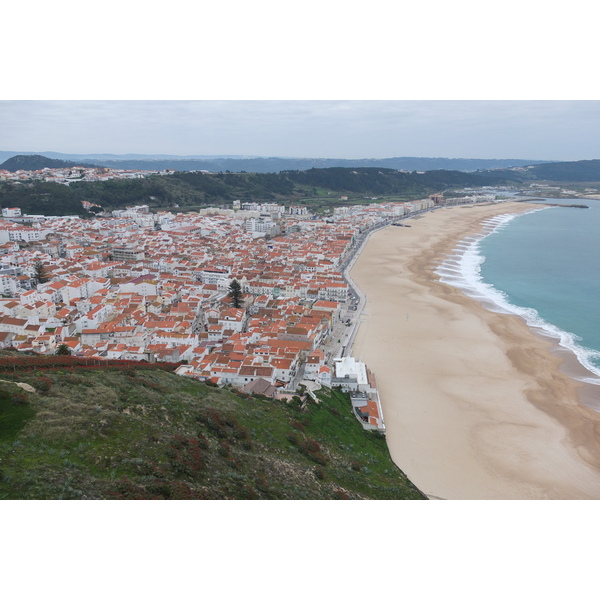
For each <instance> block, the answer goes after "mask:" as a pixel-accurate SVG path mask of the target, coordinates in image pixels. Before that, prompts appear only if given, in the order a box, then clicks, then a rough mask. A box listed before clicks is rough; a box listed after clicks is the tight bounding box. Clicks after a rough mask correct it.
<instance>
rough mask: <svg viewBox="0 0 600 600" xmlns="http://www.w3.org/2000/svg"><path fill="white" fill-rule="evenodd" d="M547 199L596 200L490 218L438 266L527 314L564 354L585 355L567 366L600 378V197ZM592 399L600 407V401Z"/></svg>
mask: <svg viewBox="0 0 600 600" xmlns="http://www.w3.org/2000/svg"><path fill="white" fill-rule="evenodd" d="M546 202H547V203H560V204H569V205H572V204H585V205H586V206H588V207H589V208H587V209H583V208H574V207H573V208H570V207H569V208H563V207H547V208H542V209H539V210H532V212H529V213H522V214H518V215H503V216H499V217H494V218H491V219H487V220H486V221H485V224H484V230H483V231H482V233H481V235H477V236H471V237H468V238H466V239H464V240H462V241H461V242H460V243H459V244H458V245H457V247H456V249H455V250H454V252H453V253H452V254H451V255H449V256H448V257H447V258H446V259H445V260H444V261H443V262H442V264H441V265H440V266H439V267H438V268H437V270H436V272H437V274H438V275H439V277H440V280H441V281H443V282H445V283H448V284H450V285H453V286H455V287H458V288H460V289H461V290H462V291H463V292H464V293H465V294H467V295H469V296H471V297H473V298H476V299H477V300H479V301H480V302H481V303H482V304H483V305H484V306H485V307H486V308H487V309H488V310H492V311H494V312H502V313H509V314H516V315H518V316H520V317H521V318H523V319H524V320H525V322H526V323H527V324H528V326H529V327H530V328H531V329H532V330H533V331H535V332H536V333H538V334H541V335H543V336H546V337H549V338H551V339H552V340H554V342H555V343H556V346H557V353H558V354H562V357H563V358H567V355H568V356H570V357H574V358H576V359H577V362H578V363H579V365H580V366H579V365H578V369H574V370H572V371H571V372H568V373H567V374H569V375H570V376H572V377H574V378H576V379H579V380H581V381H584V382H586V383H590V384H593V385H599V386H600V201H598V200H589V199H575V200H563V199H560V200H557V199H550V198H548V199H546ZM507 209H508V207H507ZM532 209H533V207H532ZM571 362H573V361H571ZM581 367H583V368H581ZM599 395H600V394H599ZM592 407H593V408H595V409H596V410H599V411H600V402H599V403H598V405H594V406H592Z"/></svg>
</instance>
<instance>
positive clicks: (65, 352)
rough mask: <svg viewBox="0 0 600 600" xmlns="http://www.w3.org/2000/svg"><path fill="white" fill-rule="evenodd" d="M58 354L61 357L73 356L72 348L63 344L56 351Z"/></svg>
mask: <svg viewBox="0 0 600 600" xmlns="http://www.w3.org/2000/svg"><path fill="white" fill-rule="evenodd" d="M56 354H58V355H59V356H71V348H69V346H67V344H61V345H60V346H59V347H58V349H57V350H56Z"/></svg>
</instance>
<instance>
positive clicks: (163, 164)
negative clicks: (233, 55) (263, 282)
mask: <svg viewBox="0 0 600 600" xmlns="http://www.w3.org/2000/svg"><path fill="white" fill-rule="evenodd" d="M538 162H542V161H526V160H484V159H481V160H480V159H458V158H416V157H414V158H411V157H405V158H382V159H375V158H364V159H354V160H350V159H335V158H280V157H257V158H203V159H189V158H178V159H151V160H121V159H114V160H110V159H105V160H99V161H98V163H99V164H100V163H101V164H102V166H105V167H113V168H117V169H157V170H163V169H174V170H176V171H211V172H219V171H222V172H226V171H231V172H233V173H239V172H241V171H245V172H247V173H279V172H281V171H292V170H299V171H305V170H308V169H327V168H333V167H342V168H357V167H373V168H384V169H395V170H405V171H431V170H440V169H445V170H453V171H465V172H472V171H476V170H478V169H496V168H509V167H513V166H524V165H531V164H538Z"/></svg>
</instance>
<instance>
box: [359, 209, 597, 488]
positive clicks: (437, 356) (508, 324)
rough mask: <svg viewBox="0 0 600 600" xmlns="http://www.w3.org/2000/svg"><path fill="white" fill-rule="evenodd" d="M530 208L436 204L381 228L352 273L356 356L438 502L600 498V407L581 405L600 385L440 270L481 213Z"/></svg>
mask: <svg viewBox="0 0 600 600" xmlns="http://www.w3.org/2000/svg"><path fill="white" fill-rule="evenodd" d="M532 208H533V207H532V206H531V205H525V204H522V203H513V202H511V203H501V204H494V205H474V206H466V207H460V206H457V207H453V208H451V209H445V208H444V209H440V210H436V211H433V212H431V213H427V214H426V215H425V216H423V217H422V218H415V219H410V220H407V221H405V223H407V224H410V225H411V227H410V228H406V227H388V228H386V229H383V230H381V231H378V232H376V233H375V234H373V235H372V236H371V238H370V240H369V241H368V243H367V245H366V246H365V248H364V249H363V251H362V252H361V254H360V256H359V257H358V259H357V261H356V263H355V264H354V266H353V268H352V271H351V275H352V279H353V280H354V281H355V283H356V284H357V285H358V286H359V287H360V289H361V290H362V291H363V293H365V294H366V297H367V303H366V307H365V311H364V313H363V315H362V317H361V325H360V328H359V330H358V334H357V336H356V339H355V342H354V345H353V348H352V354H353V355H354V356H355V357H357V358H359V359H360V360H363V361H365V362H366V363H367V365H368V366H369V368H370V369H371V370H372V371H373V372H374V373H375V375H376V377H377V382H378V386H379V391H380V395H381V402H382V408H383V413H384V418H385V424H386V428H387V442H388V446H389V448H390V452H391V455H392V458H393V460H394V461H395V463H396V464H397V465H398V466H399V467H400V468H401V469H402V470H403V471H404V472H405V473H406V475H407V476H408V477H409V478H410V479H411V480H412V481H413V483H415V485H416V486H417V487H419V488H420V489H421V490H422V491H423V492H424V493H425V494H427V495H428V496H430V497H432V498H433V497H438V498H445V499H592V498H593V499H595V498H600V413H597V412H595V411H593V410H591V409H590V408H587V407H586V406H585V405H583V404H582V403H581V402H580V401H579V398H580V396H581V397H584V396H585V395H587V396H588V397H589V396H590V395H592V396H593V395H598V394H599V393H600V389H599V388H598V386H588V385H585V384H582V383H579V382H577V381H575V380H574V379H571V378H570V377H568V376H567V375H565V373H564V372H563V370H562V367H564V362H563V360H562V359H561V358H560V357H559V356H558V355H557V353H556V352H554V351H553V342H552V341H551V340H549V339H545V338H543V337H541V336H539V335H536V334H534V333H533V332H532V331H531V330H530V329H529V328H528V327H527V326H526V325H525V323H524V322H523V321H522V320H521V319H520V318H518V317H516V316H512V315H506V314H498V313H493V312H491V311H488V310H486V309H485V308H483V307H482V306H481V305H480V304H479V303H478V302H477V301H476V300H473V299H471V298H469V297H467V296H465V295H464V294H462V293H461V292H460V291H459V290H458V289H456V288H454V287H452V286H449V285H446V284H444V283H441V282H440V281H439V279H438V276H437V275H436V274H435V273H434V269H435V268H436V267H437V265H438V264H439V263H440V262H441V261H442V260H443V259H444V258H445V256H446V255H447V254H450V253H451V252H452V249H453V248H454V247H455V246H456V243H457V242H458V241H459V240H460V239H462V238H464V237H466V236H468V235H470V234H473V233H475V232H478V231H480V230H481V221H482V220H484V219H486V218H488V217H491V216H495V215H499V214H507V213H516V212H522V211H525V210H531V209H532ZM586 388H587V389H586Z"/></svg>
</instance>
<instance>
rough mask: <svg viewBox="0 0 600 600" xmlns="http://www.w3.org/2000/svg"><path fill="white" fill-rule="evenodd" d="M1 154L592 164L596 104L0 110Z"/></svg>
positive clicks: (150, 104)
mask: <svg viewBox="0 0 600 600" xmlns="http://www.w3.org/2000/svg"><path fill="white" fill-rule="evenodd" d="M0 131H2V135H1V137H0V140H1V144H2V146H1V147H0V150H11V151H19V152H44V151H54V152H64V153H80V154H85V153H114V154H128V153H140V154H175V155H182V156H183V155H223V154H225V155H255V156H283V157H291V156H294V157H310V158H385V157H393V156H427V157H448V158H521V159H541V160H582V159H592V158H600V136H599V135H598V133H599V132H600V101H595V100H581V101H559V100H543V101H535V100H522V101H513V100H499V101H487V100H470V101H461V100H448V101H442V100H439V101H438V100H434V101H421V100H407V101H395V100H379V101H377V100H349V101H331V100H315V101H308V100H300V101H293V100H273V101H263V100H254V101H252V100H250V101H241V100H229V101H227V100H225V101H215V100H206V101H202V100H201V101H156V100H145V101H137V100H135V101H134V100H129V101H128V100H124V101H92V100H81V101H46V100H28V101H21V100H3V101H0Z"/></svg>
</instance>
